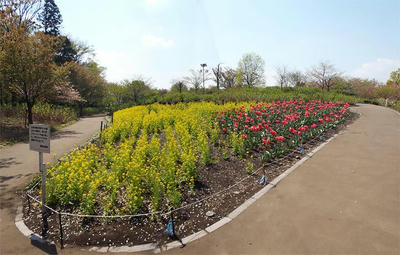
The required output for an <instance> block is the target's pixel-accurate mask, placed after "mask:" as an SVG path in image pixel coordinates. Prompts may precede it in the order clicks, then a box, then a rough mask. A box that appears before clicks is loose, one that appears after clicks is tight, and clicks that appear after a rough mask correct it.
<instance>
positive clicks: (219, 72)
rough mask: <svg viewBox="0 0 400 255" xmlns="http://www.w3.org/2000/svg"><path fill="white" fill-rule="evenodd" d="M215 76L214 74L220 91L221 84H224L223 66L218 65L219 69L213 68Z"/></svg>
mask: <svg viewBox="0 0 400 255" xmlns="http://www.w3.org/2000/svg"><path fill="white" fill-rule="evenodd" d="M212 71H213V74H214V79H213V80H214V81H215V83H216V84H217V89H218V90H219V89H220V86H221V83H222V82H223V76H222V68H221V64H218V65H217V67H214V68H212Z"/></svg>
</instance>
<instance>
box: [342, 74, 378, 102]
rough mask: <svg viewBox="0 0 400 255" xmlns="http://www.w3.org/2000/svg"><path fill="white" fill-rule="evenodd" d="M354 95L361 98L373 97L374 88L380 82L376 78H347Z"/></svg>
mask: <svg viewBox="0 0 400 255" xmlns="http://www.w3.org/2000/svg"><path fill="white" fill-rule="evenodd" d="M348 82H349V83H350V84H351V85H350V86H351V87H352V88H353V91H354V93H355V94H356V95H358V96H359V97H362V98H374V90H375V88H376V87H378V86H379V85H380V84H379V83H378V82H377V81H376V80H368V79H360V78H352V79H350V80H348Z"/></svg>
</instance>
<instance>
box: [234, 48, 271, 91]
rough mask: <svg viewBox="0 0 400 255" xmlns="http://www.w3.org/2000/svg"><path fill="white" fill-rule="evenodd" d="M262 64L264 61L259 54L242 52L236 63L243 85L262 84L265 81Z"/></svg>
mask: <svg viewBox="0 0 400 255" xmlns="http://www.w3.org/2000/svg"><path fill="white" fill-rule="evenodd" d="M264 65H265V62H264V60H263V58H262V57H261V56H260V55H257V54H255V53H248V54H244V55H243V57H242V58H241V60H240V61H239V65H238V71H239V72H240V73H241V75H242V78H243V83H244V85H247V86H249V87H253V86H260V85H263V84H264V83H265V75H264Z"/></svg>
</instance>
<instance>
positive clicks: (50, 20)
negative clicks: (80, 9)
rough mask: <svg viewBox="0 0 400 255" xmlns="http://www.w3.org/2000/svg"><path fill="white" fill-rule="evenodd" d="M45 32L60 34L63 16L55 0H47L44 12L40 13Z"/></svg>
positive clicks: (54, 34) (53, 34)
mask: <svg viewBox="0 0 400 255" xmlns="http://www.w3.org/2000/svg"><path fill="white" fill-rule="evenodd" d="M39 20H40V22H41V23H42V27H43V31H44V33H45V34H48V35H52V36H58V35H60V26H61V23H62V17H61V13H60V10H59V9H58V6H57V5H56V3H55V2H54V0H45V1H44V5H43V9H42V12H41V13H40V15H39Z"/></svg>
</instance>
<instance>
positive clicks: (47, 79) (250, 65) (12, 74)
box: [0, 0, 400, 123]
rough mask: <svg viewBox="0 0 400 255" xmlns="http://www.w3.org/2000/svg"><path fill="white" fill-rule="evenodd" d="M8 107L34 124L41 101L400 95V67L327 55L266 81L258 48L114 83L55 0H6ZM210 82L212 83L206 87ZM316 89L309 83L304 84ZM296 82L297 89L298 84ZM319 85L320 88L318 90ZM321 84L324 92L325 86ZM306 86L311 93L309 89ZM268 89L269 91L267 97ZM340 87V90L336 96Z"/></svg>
mask: <svg viewBox="0 0 400 255" xmlns="http://www.w3.org/2000/svg"><path fill="white" fill-rule="evenodd" d="M0 3H1V4H0V19H1V23H0V106H1V105H5V104H7V105H9V104H11V105H16V104H21V103H23V104H24V105H25V106H26V118H27V119H28V122H29V123H33V116H32V107H33V106H34V105H35V104H36V103H38V102H48V103H51V104H61V105H70V106H74V107H76V109H78V110H79V111H80V112H81V113H82V109H83V108H84V107H96V108H100V109H101V110H107V111H115V110H117V109H121V108H125V107H129V106H133V105H139V104H149V103H153V102H160V103H177V102H188V101H198V100H214V101H221V102H223V101H226V100H239V99H241V100H245V99H248V100H261V99H272V98H280V97H284V96H282V95H279V96H273V97H268V96H267V94H266V93H272V92H273V93H275V95H277V92H276V90H275V89H273V90H268V89H267V90H265V89H264V90H263V89H261V87H266V86H271V85H276V86H277V87H278V88H279V89H280V90H281V91H282V92H285V91H286V92H288V93H289V92H290V93H292V94H293V93H300V94H302V93H303V92H304V93H305V91H306V92H307V93H306V96H307V97H308V96H310V91H311V92H312V93H314V94H315V93H318V95H319V94H320V92H324V91H325V92H332V93H333V94H334V93H339V94H343V95H346V96H354V97H362V98H370V99H373V98H377V97H381V98H388V99H392V100H400V81H399V79H400V68H399V69H398V70H395V71H393V72H392V74H391V75H390V78H389V80H388V82H387V83H386V84H380V83H379V82H377V81H375V80H368V79H359V78H347V77H345V76H343V74H342V73H341V72H339V71H337V70H336V68H335V67H334V65H332V64H330V63H328V62H321V63H319V64H318V65H316V66H314V67H311V68H310V69H309V70H308V71H306V72H301V71H299V70H289V69H288V68H287V67H286V66H281V67H277V68H276V77H275V80H276V84H266V77H265V70H264V67H265V61H264V59H263V58H262V57H261V56H260V55H258V54H256V53H247V54H244V55H243V56H242V57H241V59H240V60H239V62H238V64H237V67H236V68H233V67H229V66H225V65H224V64H222V63H219V64H217V65H216V66H213V67H209V68H210V70H207V68H204V67H205V66H202V67H203V69H202V70H196V69H190V70H189V73H188V75H186V76H184V77H180V78H177V79H174V80H173V81H172V82H171V87H170V89H154V88H152V86H151V85H152V84H151V81H150V80H146V79H144V78H142V77H139V78H136V79H131V80H125V81H122V82H120V83H108V82H106V80H105V78H104V71H105V68H104V67H101V66H100V65H99V64H98V63H96V62H95V61H94V50H93V49H92V48H91V47H89V46H87V45H86V44H84V43H81V42H79V41H75V40H72V39H71V38H69V37H68V36H66V35H63V34H62V33H61V26H62V15H61V13H60V11H59V9H58V7H57V5H56V4H55V2H54V0H0ZM205 84H208V85H209V86H207V87H206V86H205ZM308 87H310V88H312V89H308V90H302V89H301V88H308ZM291 88H295V89H294V90H293V89H291ZM318 89H319V90H318ZM317 91H320V92H317ZM304 93H303V94H304ZM261 94H262V96H260V95H261ZM333 94H332V95H333Z"/></svg>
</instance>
